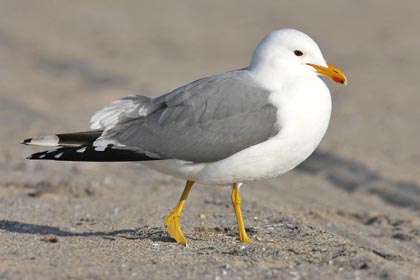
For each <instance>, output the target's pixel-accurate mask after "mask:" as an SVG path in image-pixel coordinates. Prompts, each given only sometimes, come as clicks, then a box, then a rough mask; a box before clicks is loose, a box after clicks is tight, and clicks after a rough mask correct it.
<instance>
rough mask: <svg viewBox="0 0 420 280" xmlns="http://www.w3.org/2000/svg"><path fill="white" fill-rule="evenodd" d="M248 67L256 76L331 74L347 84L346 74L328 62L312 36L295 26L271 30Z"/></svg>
mask: <svg viewBox="0 0 420 280" xmlns="http://www.w3.org/2000/svg"><path fill="white" fill-rule="evenodd" d="M248 69H249V70H250V71H252V72H254V73H255V74H256V75H257V76H267V77H270V78H271V79H272V78H275V79H277V80H279V82H281V80H282V79H287V78H291V77H304V76H307V77H315V76H316V75H324V76H328V77H330V78H331V79H333V80H334V81H336V82H339V83H342V84H346V83H347V78H346V77H345V75H344V73H343V72H342V71H341V70H340V69H338V68H336V67H334V66H332V65H328V64H327V63H326V61H325V59H324V57H323V56H322V53H321V50H320V49H319V47H318V45H317V44H316V43H315V41H314V40H312V38H311V37H309V36H308V35H306V34H305V33H303V32H300V31H298V30H295V29H280V30H275V31H273V32H270V33H269V34H268V35H267V36H266V37H265V38H264V39H263V40H262V41H261V42H260V43H259V44H258V46H257V48H256V49H255V52H254V55H253V57H252V60H251V63H250V65H249V67H248Z"/></svg>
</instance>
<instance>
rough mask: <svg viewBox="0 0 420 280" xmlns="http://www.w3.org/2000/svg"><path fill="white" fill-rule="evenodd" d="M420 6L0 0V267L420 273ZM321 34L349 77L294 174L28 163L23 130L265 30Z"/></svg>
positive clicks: (160, 273)
mask: <svg viewBox="0 0 420 280" xmlns="http://www.w3.org/2000/svg"><path fill="white" fill-rule="evenodd" d="M419 13H420V4H417V3H415V2H414V1H393V2H392V1H379V0H376V1H322V2H320V1H309V0H308V1H300V0H298V1H287V2H286V1H260V2H256V1H239V0H238V1H207V2H202V1H192V0H188V1H173V2H169V1H154V2H152V1H99V0H92V1H81V0H75V1H43V0H42V1H0V120H1V126H0V143H1V145H0V279H212V280H213V279H220V280H221V279H420V148H419V143H420V129H419V123H420V110H419V108H420V93H419V83H418V76H419V70H418V65H419V64H420V53H419V47H420V36H418V35H417V34H418V27H419V26H420V19H419V17H418V15H419ZM284 27H292V28H296V29H299V30H302V31H304V32H305V33H308V34H309V35H310V36H311V37H313V38H314V39H315V40H316V41H317V42H318V44H319V45H320V47H321V49H322V50H323V54H324V57H325V58H326V60H327V61H328V62H329V63H331V64H334V65H336V66H339V67H340V68H341V69H343V70H344V71H345V73H346V74H347V76H348V79H349V85H348V86H347V87H343V86H341V85H338V84H335V83H333V82H331V81H329V80H328V81H326V83H327V84H328V86H329V88H330V90H331V92H332V99H333V114H332V116H331V123H330V127H329V130H328V132H327V135H326V137H325V138H324V140H323V142H322V143H321V145H320V147H319V148H318V149H317V151H316V152H315V153H314V154H313V155H312V156H311V157H310V158H309V159H308V160H307V161H305V162H304V163H303V164H302V165H301V166H299V167H298V168H297V169H296V170H294V171H292V172H290V173H288V174H285V175H283V176H281V177H278V178H275V179H272V180H268V181H263V182H254V183H249V184H246V185H244V186H243V187H242V188H241V195H242V200H243V206H242V207H243V212H244V219H245V225H246V228H247V231H248V233H249V235H250V237H251V238H252V239H253V240H254V242H253V243H251V244H242V243H240V242H239V241H238V240H237V227H236V220H235V215H234V212H233V209H232V207H231V202H230V188H226V187H212V186H203V185H197V186H195V187H194V188H193V189H192V191H191V194H190V197H189V199H188V201H187V203H186V206H185V208H184V212H183V217H182V220H181V223H182V227H183V229H184V233H185V235H186V237H187V238H188V239H189V241H190V242H189V243H188V245H187V246H184V245H181V244H176V243H174V242H173V240H172V239H171V238H170V237H169V236H168V235H167V233H166V231H165V229H164V226H163V217H164V216H165V215H166V214H167V213H168V210H169V209H171V208H173V207H174V206H175V205H176V203H177V200H178V198H179V196H180V195H181V192H182V188H183V184H184V182H182V181H180V180H178V179H174V178H171V177H168V176H165V175H162V174H159V173H156V172H154V171H152V170H149V169H147V168H145V167H142V166H141V165H137V164H134V163H74V162H65V163H63V162H45V161H28V160H25V157H26V156H27V155H29V154H31V153H33V152H36V151H39V150H41V149H40V148H37V147H28V146H23V145H20V144H19V142H20V141H21V140H22V139H25V138H28V137H32V136H42V135H48V134H52V133H60V132H69V131H83V130H87V129H88V128H89V119H90V116H91V115H92V114H93V113H94V112H95V111H97V110H99V109H100V108H102V107H104V106H106V105H108V104H109V103H110V102H111V101H113V100H115V99H118V98H120V97H123V96H126V95H130V94H133V93H138V94H142V95H146V96H157V95H160V94H163V93H166V92H168V91H170V90H172V89H174V88H176V87H178V86H180V85H183V84H185V83H189V82H191V81H193V80H195V79H197V78H200V77H203V76H209V75H213V74H216V73H220V72H223V71H227V70H231V69H237V68H242V67H245V66H247V65H248V63H249V60H250V58H251V55H252V52H253V50H254V48H255V46H256V44H257V43H258V42H259V41H260V40H261V39H262V38H263V37H264V36H265V34H267V33H268V32H270V31H272V30H274V29H279V28H284Z"/></svg>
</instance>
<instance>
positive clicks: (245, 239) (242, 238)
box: [239, 234, 252, 243]
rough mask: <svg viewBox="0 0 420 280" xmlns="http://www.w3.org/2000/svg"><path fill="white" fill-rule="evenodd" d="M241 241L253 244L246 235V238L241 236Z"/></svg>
mask: <svg viewBox="0 0 420 280" xmlns="http://www.w3.org/2000/svg"><path fill="white" fill-rule="evenodd" d="M239 241H241V242H243V243H251V242H252V240H251V239H249V237H248V235H246V234H245V236H241V235H239Z"/></svg>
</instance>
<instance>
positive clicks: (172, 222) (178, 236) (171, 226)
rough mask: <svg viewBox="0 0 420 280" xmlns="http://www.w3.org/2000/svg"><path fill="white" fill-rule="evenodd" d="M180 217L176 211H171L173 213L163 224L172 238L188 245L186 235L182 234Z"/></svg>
mask: <svg viewBox="0 0 420 280" xmlns="http://www.w3.org/2000/svg"><path fill="white" fill-rule="evenodd" d="M179 217H180V215H179V214H178V212H177V211H176V210H171V213H170V214H169V215H168V216H166V217H165V219H164V220H163V222H164V223H165V226H166V231H167V232H168V233H169V235H170V236H172V238H174V239H175V241H176V242H177V243H184V244H185V243H187V239H185V236H184V234H183V233H182V230H181V227H180V225H179Z"/></svg>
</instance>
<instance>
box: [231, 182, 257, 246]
mask: <svg viewBox="0 0 420 280" xmlns="http://www.w3.org/2000/svg"><path fill="white" fill-rule="evenodd" d="M231 198H232V205H233V209H235V214H236V220H237V221H238V230H239V240H240V241H241V242H245V243H250V242H252V241H251V239H249V237H248V235H247V234H246V231H245V226H244V220H243V219H242V210H241V197H240V196H239V186H238V184H236V183H235V184H233V189H232V197H231Z"/></svg>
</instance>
